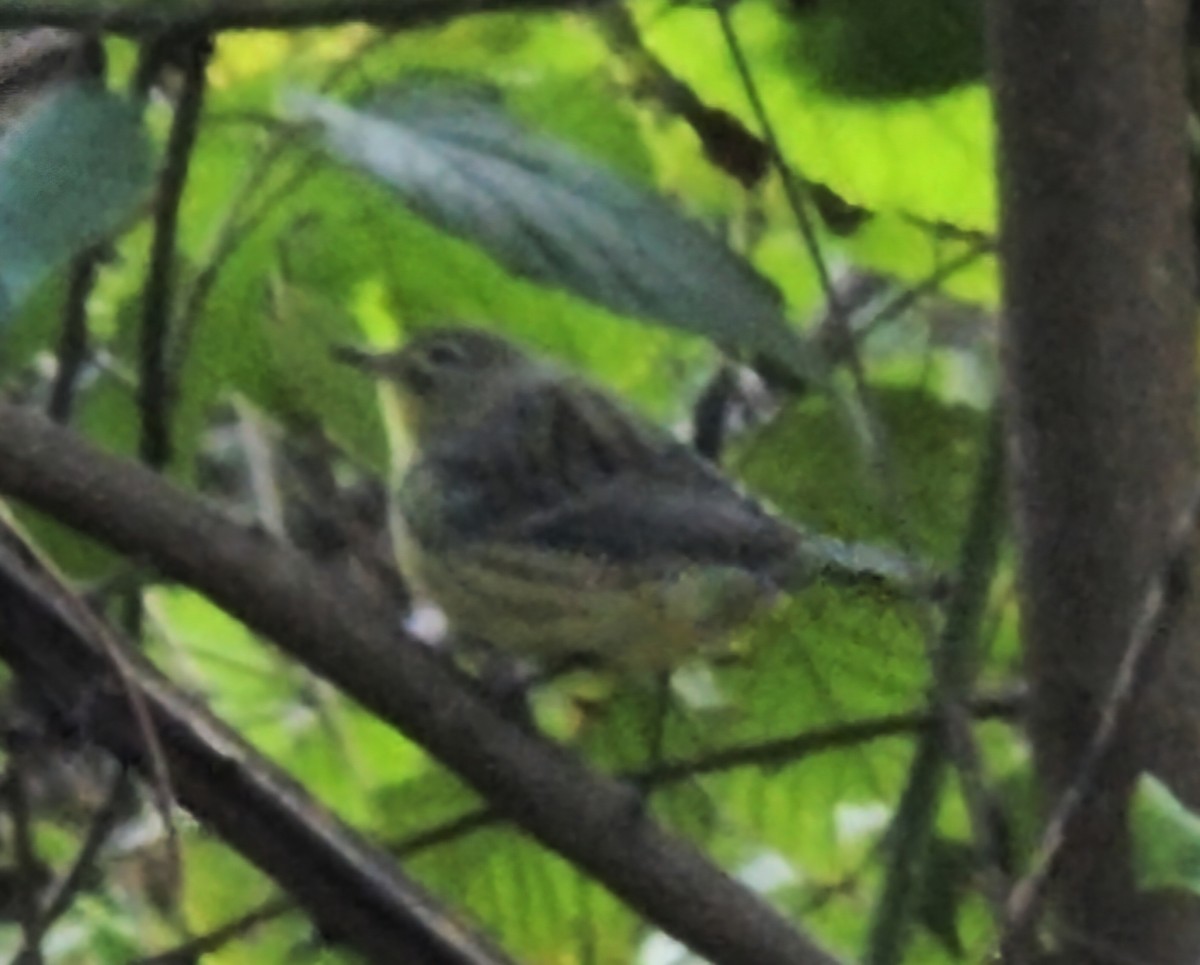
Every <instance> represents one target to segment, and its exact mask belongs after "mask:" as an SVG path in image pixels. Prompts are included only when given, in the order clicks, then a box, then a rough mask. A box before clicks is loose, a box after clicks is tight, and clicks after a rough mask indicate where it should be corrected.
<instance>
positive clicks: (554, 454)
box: [334, 326, 897, 672]
mask: <svg viewBox="0 0 1200 965" xmlns="http://www.w3.org/2000/svg"><path fill="white" fill-rule="evenodd" d="M334 354H335V357H337V358H338V359H339V360H340V361H342V362H345V363H348V364H350V365H352V366H353V367H355V368H357V369H359V370H360V371H363V372H365V373H368V374H370V375H372V376H374V377H376V378H380V379H383V380H385V381H386V382H387V383H389V384H390V385H391V386H392V387H393V388H394V390H395V391H396V394H397V396H398V400H399V402H400V410H401V412H402V415H403V421H404V424H405V426H406V429H407V432H408V434H409V436H410V439H411V442H412V457H411V459H410V462H409V464H408V467H407V469H406V471H405V472H404V473H403V475H402V479H401V482H400V485H399V490H398V493H397V497H396V498H397V507H398V509H399V515H400V517H401V518H402V521H403V525H402V526H401V532H400V534H399V540H398V542H399V547H398V557H399V562H400V567H401V570H402V572H403V573H404V574H405V576H406V578H407V579H408V580H409V581H410V582H411V583H412V584H413V587H414V589H415V590H416V592H417V594H418V596H421V597H425V598H427V599H429V600H430V601H432V602H433V603H434V604H435V605H436V606H437V607H438V608H439V609H440V610H441V611H442V612H443V614H444V615H445V617H446V621H447V623H448V625H449V628H450V630H451V632H452V634H454V635H455V636H461V637H463V638H465V639H471V640H480V641H485V642H486V643H487V644H489V645H491V646H493V647H495V648H496V649H497V650H499V651H501V652H503V653H505V654H508V655H511V656H514V657H518V658H528V659H533V660H535V661H538V660H541V661H554V660H560V659H563V658H566V657H581V658H584V659H587V660H594V661H595V662H596V663H598V664H599V665H601V666H605V667H609V668H612V669H614V670H617V671H622V672H639V671H645V672H664V671H669V670H671V669H673V668H675V667H677V666H679V665H680V664H682V663H684V662H686V661H688V660H689V659H692V658H694V657H696V656H698V655H704V654H711V653H714V652H719V651H720V650H721V649H722V648H724V647H726V646H727V645H728V643H729V641H730V639H731V638H732V637H733V636H734V635H735V634H736V632H737V631H738V630H739V628H741V627H743V626H744V625H745V624H747V623H748V622H750V621H751V620H752V619H753V618H754V617H755V615H756V614H759V613H761V612H763V611H765V610H767V609H769V608H770V607H771V606H772V605H774V603H775V602H777V601H778V600H779V599H780V598H781V596H782V594H784V593H785V592H789V591H793V590H795V589H799V588H802V587H803V586H804V585H806V583H807V582H809V581H810V580H811V579H812V578H814V576H816V575H818V574H819V572H820V570H821V568H822V566H825V567H826V568H828V565H829V560H830V559H833V560H834V562H833V564H832V565H833V567H834V568H835V569H837V568H838V567H843V566H853V567H857V566H859V565H860V563H861V561H860V560H858V559H857V558H855V559H850V560H849V562H848V561H847V560H846V559H842V556H844V554H845V551H844V549H843V547H844V545H845V544H840V543H836V541H831V542H828V543H827V544H820V549H821V551H820V552H818V553H816V554H815V555H814V553H813V552H812V549H813V546H814V545H817V544H814V543H813V541H812V539H811V538H810V537H808V536H807V534H806V533H805V532H804V531H803V530H802V529H800V528H798V527H797V526H795V525H793V524H792V523H790V522H789V521H787V520H784V519H782V518H781V517H780V516H778V515H777V514H775V513H773V512H771V511H769V510H768V509H767V508H765V507H764V506H763V505H762V504H761V503H760V502H759V501H758V500H756V499H754V498H753V497H752V496H750V495H749V494H747V493H746V492H745V491H743V489H742V488H741V487H739V486H738V485H737V484H736V483H734V482H733V481H732V480H731V479H730V478H729V477H728V476H726V475H725V474H724V473H723V472H722V471H721V470H720V469H718V468H717V467H716V466H715V465H714V464H713V463H712V462H710V461H708V460H707V459H705V458H704V457H702V456H701V455H699V454H698V453H697V452H696V451H695V450H694V449H693V448H692V447H690V446H689V445H687V444H685V443H683V442H682V441H680V440H679V439H677V438H676V437H675V436H674V435H672V434H671V433H670V432H668V431H667V430H666V429H664V428H662V427H660V426H658V425H656V424H654V423H653V422H652V421H650V420H648V419H647V418H646V417H644V416H642V415H641V414H640V413H638V412H636V411H635V410H633V409H632V408H630V407H629V406H627V405H626V404H625V403H623V402H622V401H620V400H619V399H618V398H617V397H616V396H615V395H614V394H613V393H611V392H609V391H608V390H606V389H604V388H602V387H600V386H599V385H597V384H595V383H594V382H592V381H590V380H589V379H587V378H586V377H584V376H583V375H581V374H579V373H578V372H575V371H573V370H571V369H568V368H565V367H563V366H561V365H558V364H555V363H554V362H552V361H550V360H549V359H546V358H542V357H539V356H537V355H535V354H533V353H530V352H528V351H526V350H525V349H523V348H521V347H519V346H518V345H517V344H516V343H514V342H512V341H510V340H509V339H507V338H505V337H503V336H501V335H498V334H495V333H494V332H491V331H488V330H485V329H482V328H476V327H469V326H445V327H435V328H428V329H424V330H422V331H420V332H419V333H418V334H416V335H415V336H413V337H412V338H411V339H410V340H409V341H408V342H407V343H406V344H404V345H403V346H402V347H401V348H399V349H397V350H394V351H389V352H381V353H374V352H367V351H364V350H362V349H358V348H352V347H347V346H339V347H336V348H335V350H334ZM830 554H832V555H830ZM839 554H841V555H839ZM818 557H819V558H820V559H823V560H824V561H825V562H824V563H821V562H814V560H815V559H817V558H818ZM865 565H866V567H867V568H868V569H878V570H880V571H881V572H882V573H883V574H884V578H887V576H888V575H889V574H890V575H893V576H895V575H897V573H896V572H895V564H894V561H892V560H891V559H890V558H879V559H868V560H867V561H866V564H865Z"/></svg>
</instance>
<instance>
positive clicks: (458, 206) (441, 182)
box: [295, 90, 814, 375]
mask: <svg viewBox="0 0 1200 965" xmlns="http://www.w3.org/2000/svg"><path fill="white" fill-rule="evenodd" d="M295 102H296V105H295V110H296V113H297V114H298V115H299V116H301V117H303V118H306V119H309V120H313V121H317V122H319V123H320V125H321V126H322V127H323V129H324V133H325V137H326V140H327V142H328V144H329V147H330V149H331V150H332V151H333V152H334V153H336V154H337V155H339V156H341V157H342V158H343V159H345V160H346V161H348V162H350V163H351V164H353V165H355V166H356V167H359V168H361V169H362V170H364V171H366V172H368V173H369V174H371V175H373V176H374V177H376V178H378V179H380V180H382V181H384V182H385V183H387V184H389V185H390V186H391V187H393V188H394V189H395V190H396V191H397V192H398V193H399V194H400V196H401V197H402V198H403V199H404V201H405V203H406V204H407V205H408V206H409V207H410V208H411V209H412V210H413V211H415V212H416V213H417V214H419V215H421V216H422V217H424V218H426V219H428V220H429V221H431V222H433V223H434V224H436V225H438V226H439V227H441V228H442V229H444V230H446V231H448V232H450V233H451V234H454V235H457V236H458V237H461V238H465V239H468V240H470V241H472V242H474V243H475V244H477V245H479V246H480V247H482V248H484V249H485V250H486V251H487V252H488V253H489V254H491V255H492V257H494V258H495V259H497V260H498V261H499V262H501V263H502V264H503V265H505V266H506V267H507V268H508V269H509V270H510V271H512V272H514V273H516V274H518V275H521V276H523V277H525V278H529V279H531V280H533V281H536V282H539V283H541V284H544V285H550V286H554V287H559V288H565V289H567V290H569V291H572V292H575V293H576V294H578V295H581V296H583V297H584V298H587V299H589V300H592V301H594V302H597V303H598V304H601V305H604V306H606V307H607V308H610V309H612V310H614V311H616V312H620V313H623V314H627V315H630V316H633V317H637V318H641V319H646V320H654V321H657V322H661V323H663V324H666V325H669V326H673V327H676V328H681V329H684V330H686V331H690V332H694V333H697V334H701V335H705V336H707V337H709V338H711V339H713V340H714V341H716V342H718V343H721V344H723V345H727V346H732V347H738V348H742V349H746V350H748V351H752V352H762V353H765V354H768V355H770V356H772V357H774V358H777V359H779V360H780V361H781V362H782V363H783V364H787V365H790V366H791V367H793V368H794V369H796V370H798V371H801V372H802V373H803V374H805V375H811V374H812V372H813V369H814V366H813V365H812V363H811V362H810V360H809V359H808V358H807V353H806V352H805V350H804V347H803V342H802V341H801V340H800V338H799V337H798V336H797V335H796V333H795V332H794V331H793V330H792V329H791V328H790V327H789V325H788V323H787V321H786V320H785V318H784V316H783V310H782V303H781V299H780V297H779V294H778V292H777V291H776V290H775V288H774V287H773V286H772V285H771V284H770V283H769V282H768V281H766V279H764V278H763V277H762V276H761V275H759V274H758V273H757V272H755V271H754V269H753V268H752V267H750V265H749V264H748V263H747V262H745V261H744V260H742V259H741V258H739V257H738V256H736V255H735V254H734V253H733V252H731V251H730V250H729V249H728V248H727V247H725V246H724V245H723V244H721V243H720V242H719V241H717V240H716V239H715V238H714V237H713V236H712V235H710V234H709V233H708V232H707V231H705V230H704V229H703V228H701V227H700V226H699V225H698V224H696V223H694V222H693V221H691V220H689V219H688V218H686V217H684V216H683V215H681V214H680V213H679V212H677V211H676V210H675V209H674V208H673V207H671V206H670V205H669V204H667V203H666V202H665V201H663V200H662V199H661V198H659V197H657V196H655V195H653V194H651V193H650V192H648V191H646V190H644V189H643V188H640V187H638V186H635V185H633V184H632V183H630V182H627V181H625V180H623V179H621V178H619V177H617V176H616V175H614V174H613V173H611V172H609V171H607V170H605V169H603V168H600V167H598V166H596V165H594V164H592V163H591V162H589V161H587V160H585V159H584V158H582V157H580V156H579V155H577V154H575V153H574V152H573V151H571V150H569V149H568V148H566V147H564V146H563V145H561V144H558V143H556V142H553V141H551V140H549V139H546V138H542V137H539V136H537V135H534V134H531V133H530V132H528V131H526V130H525V129H523V128H521V127H519V126H518V125H517V124H516V123H515V122H514V121H513V120H512V119H511V118H510V117H509V116H508V115H507V114H506V113H504V111H503V110H502V109H501V108H500V107H499V106H498V105H497V104H495V103H494V102H489V101H488V100H486V99H484V98H482V97H480V96H478V95H476V96H466V95H464V94H463V93H461V92H459V93H455V92H451V91H446V90H443V91H440V92H437V91H430V90H424V91H419V92H416V91H414V92H410V93H409V94H408V95H406V96H405V97H404V98H403V99H399V100H397V101H395V102H394V103H393V104H392V106H391V107H390V108H389V110H388V111H387V113H386V114H385V113H383V112H382V111H378V110H376V111H374V112H367V111H360V110H353V109H351V108H348V107H345V106H342V105H340V104H337V103H334V102H332V101H329V100H323V99H321V98H316V97H298V98H296V99H295Z"/></svg>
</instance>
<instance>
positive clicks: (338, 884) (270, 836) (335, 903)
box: [0, 529, 507, 965]
mask: <svg viewBox="0 0 1200 965" xmlns="http://www.w3.org/2000/svg"><path fill="white" fill-rule="evenodd" d="M77 604H78V601H77V598H76V597H74V596H73V594H71V592H70V591H69V590H67V589H66V587H65V586H63V585H62V584H61V583H60V582H59V581H58V580H57V579H56V578H55V577H54V576H53V575H52V574H50V573H49V572H48V571H46V570H44V569H43V568H42V567H41V566H40V564H38V563H37V562H36V560H35V559H34V558H33V557H32V555H31V554H29V553H28V552H26V551H24V547H23V544H22V543H21V542H20V540H19V538H18V537H17V536H16V535H15V534H14V533H13V532H12V531H11V530H7V529H4V530H0V658H2V659H3V660H4V661H5V662H7V663H8V664H9V665H10V666H11V667H12V668H13V670H14V671H15V672H16V673H17V675H18V676H19V677H20V678H21V679H22V680H23V681H25V682H26V683H28V684H29V685H30V686H31V688H35V689H36V691H37V692H38V694H39V696H40V697H42V698H43V699H44V700H45V701H46V703H47V705H48V706H49V707H50V708H51V709H52V711H53V712H54V713H56V714H57V715H58V718H59V719H60V720H64V721H70V720H72V719H73V718H76V717H77V716H78V714H79V713H80V708H81V707H86V708H87V710H88V720H87V730H88V733H89V734H90V735H91V736H92V737H93V739H94V740H95V741H96V742H97V743H98V744H99V745H100V746H102V747H104V748H105V749H106V750H108V751H109V752H110V753H112V754H113V755H114V756H115V757H117V759H118V760H120V761H121V762H122V763H123V764H127V765H131V766H133V767H135V768H137V769H138V770H139V771H141V772H142V773H143V775H146V776H150V777H154V776H155V775H154V770H155V763H154V762H153V761H152V755H151V753H150V751H149V749H148V746H147V741H146V736H145V735H146V732H147V727H146V726H145V722H144V721H143V720H142V719H141V714H140V713H138V712H135V709H134V707H133V701H131V700H129V699H128V697H127V693H126V691H127V690H129V689H132V690H135V691H136V692H137V694H138V703H139V704H141V706H142V707H143V708H144V713H145V715H146V716H148V717H149V718H150V724H151V729H152V730H153V731H154V732H155V733H157V734H158V735H159V740H160V745H161V746H160V748H159V749H156V751H155V753H156V754H162V756H163V757H165V758H166V760H167V762H168V765H169V768H170V771H171V778H172V785H173V788H174V790H175V791H176V793H177V795H178V798H179V800H180V801H181V802H182V803H183V804H184V805H185V806H187V807H188V809H189V810H191V811H192V812H193V813H194V814H195V815H196V816H197V818H199V819H200V820H201V821H204V822H205V823H207V824H208V825H210V826H211V827H212V828H213V829H214V830H215V831H216V832H217V833H218V834H220V835H222V836H223V837H225V838H226V839H227V840H228V841H229V842H230V843H231V844H232V845H234V846H235V847H236V848H238V850H239V851H241V852H242V853H243V854H244V855H245V856H246V857H248V858H249V859H250V860H252V861H254V862H255V863H256V864H258V865H259V866H260V867H261V868H262V869H263V870H264V871H266V872H267V873H268V874H270V875H272V876H273V877H274V878H275V879H276V880H277V881H278V882H279V883H280V884H281V885H282V886H283V887H284V888H286V889H288V890H289V891H290V892H291V893H292V895H293V896H294V897H295V898H296V900H297V901H299V902H300V903H301V904H303V905H304V906H305V908H306V909H307V910H308V912H309V913H310V914H311V915H312V916H313V918H314V920H316V921H317V922H318V923H319V925H320V926H321V927H322V929H323V930H324V931H325V932H326V933H327V934H329V935H330V936H331V937H334V938H336V939H338V940H340V941H342V942H345V943H346V944H348V945H350V946H352V947H354V948H355V949H356V950H358V951H359V952H360V953H362V954H363V955H364V956H365V957H366V958H367V959H368V960H369V961H377V962H391V961H395V960H397V958H401V959H405V960H412V961H421V962H430V963H440V965H496V963H500V962H504V961H507V959H505V958H504V957H503V956H502V955H501V954H500V953H499V951H497V950H495V949H493V948H491V947H489V945H488V943H486V942H485V941H484V940H483V939H482V938H480V937H478V936H475V935H473V934H471V933H470V932H469V931H467V930H466V929H465V928H464V927H463V926H462V925H461V923H458V922H455V921H454V920H453V919H452V917H451V916H449V915H448V914H447V913H446V912H445V911H444V910H443V909H442V908H441V907H440V906H438V905H437V903H435V902H434V901H433V900H432V899H431V898H429V897H428V896H426V895H425V894H424V893H423V892H422V891H421V890H420V889H418V888H417V887H416V886H415V885H413V884H412V883H410V882H409V881H407V880H406V879H405V878H403V877H402V876H401V875H400V873H399V872H398V871H397V870H396V869H395V867H394V865H393V864H392V862H391V861H389V859H388V858H387V856H386V855H384V854H382V853H380V852H378V851H376V850H375V849H373V848H371V847H370V846H369V845H367V844H366V843H364V842H363V841H362V840H361V839H359V838H358V837H357V836H356V835H355V834H354V833H353V832H351V831H349V830H347V829H346V828H345V827H343V826H342V825H341V824H339V823H338V822H336V821H335V820H333V819H332V818H331V817H330V816H329V815H328V814H327V813H326V812H325V811H324V810H323V809H321V808H320V807H319V806H318V805H316V804H315V803H314V802H312V801H311V800H309V799H308V798H307V796H306V795H304V794H303V792H302V791H300V790H299V789H298V788H296V787H295V786H294V784H292V783H291V782H290V781H288V779H287V778H286V777H285V776H284V775H283V774H282V773H280V772H279V771H278V770H277V769H276V768H275V767H274V766H273V765H271V764H270V763H269V762H268V761H266V760H265V759H264V758H263V757H261V756H260V755H259V754H257V753H256V752H255V751H254V750H253V749H252V748H250V747H249V746H248V745H247V744H246V743H245V742H243V741H242V740H241V739H240V738H238V737H237V735H236V734H234V733H232V732H231V731H230V730H229V729H228V728H226V727H225V726H224V725H222V724H221V723H220V721H218V720H217V719H216V718H214V717H212V716H211V715H209V714H208V713H206V712H205V711H203V710H201V709H200V708H199V707H197V706H195V705H193V704H191V703H190V702H189V701H188V700H187V699H186V698H185V697H183V696H182V695H181V694H180V693H179V692H178V691H177V690H175V689H174V688H173V687H172V686H171V685H170V684H169V683H168V682H167V681H166V680H165V679H163V678H162V677H161V676H160V675H159V674H158V672H157V671H156V670H154V669H153V668H152V667H151V666H150V665H149V664H148V663H147V662H146V661H145V660H144V659H143V658H142V657H141V656H140V655H139V654H137V653H135V652H134V651H133V650H132V649H131V648H130V647H129V646H128V645H127V644H123V643H122V642H121V641H119V640H118V639H117V637H116V634H115V632H114V631H112V630H110V629H108V628H107V627H106V625H105V624H103V623H102V622H101V621H100V620H99V619H98V618H96V619H88V620H84V619H82V618H81V616H80V611H79V609H78V605H77ZM118 648H119V649H120V650H121V652H122V663H123V667H122V672H121V674H120V679H119V680H118V674H117V673H116V671H115V669H114V666H113V660H112V651H113V650H114V649H118ZM28 930H29V932H30V934H29V935H28V939H29V941H28V945H27V948H28V949H29V950H32V951H34V952H36V949H37V942H36V937H37V932H38V931H39V930H40V929H39V923H37V922H36V921H34V922H33V924H32V925H31V926H30V929H28ZM29 960H30V961H36V960H37V959H36V957H34V958H30V959H29Z"/></svg>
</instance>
